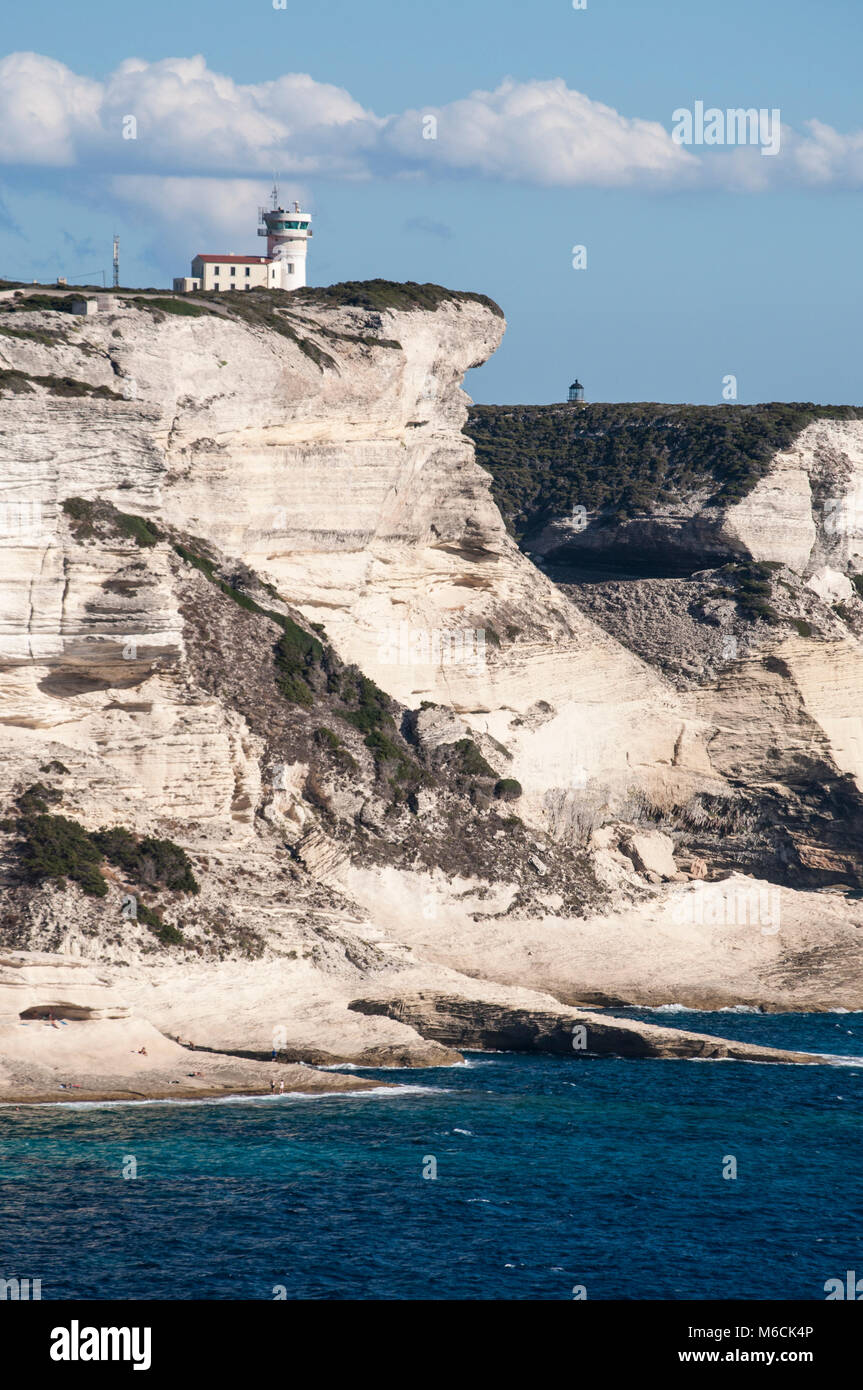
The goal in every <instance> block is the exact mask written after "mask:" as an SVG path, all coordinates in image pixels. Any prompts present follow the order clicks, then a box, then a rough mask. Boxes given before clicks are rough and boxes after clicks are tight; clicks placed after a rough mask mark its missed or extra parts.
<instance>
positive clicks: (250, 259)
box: [194, 252, 271, 265]
mask: <svg viewBox="0 0 863 1390" xmlns="http://www.w3.org/2000/svg"><path fill="white" fill-rule="evenodd" d="M194 259H195V260H196V261H224V262H225V264H226V265H240V264H242V265H268V264H269V261H270V259H271V258H270V257H269V256H216V255H211V254H210V253H209V252H207V253H206V255H203V254H201V252H198V255H197V256H195V258H194Z"/></svg>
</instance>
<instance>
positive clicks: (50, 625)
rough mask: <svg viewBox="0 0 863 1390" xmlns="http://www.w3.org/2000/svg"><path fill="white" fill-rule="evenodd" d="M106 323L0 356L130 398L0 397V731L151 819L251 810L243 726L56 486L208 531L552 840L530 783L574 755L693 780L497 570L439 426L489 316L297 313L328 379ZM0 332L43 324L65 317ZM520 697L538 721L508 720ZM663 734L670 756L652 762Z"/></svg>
mask: <svg viewBox="0 0 863 1390" xmlns="http://www.w3.org/2000/svg"><path fill="white" fill-rule="evenodd" d="M112 307H116V312H113V313H110V314H107V315H104V316H103V315H99V316H96V317H94V318H92V319H87V320H86V321H85V322H84V323H83V324H82V326H81V327H80V328H79V329H77V330H76V331H75V333H74V334H72V333H71V332H67V333H66V337H65V338H64V339H62V340H59V339H58V341H56V342H55V343H54V344H53V345H51V346H45V345H43V344H41V343H39V342H36V341H34V340H32V339H24V338H22V339H14V338H9V337H4V338H3V340H2V346H0V358H2V363H3V365H6V364H8V365H9V366H13V365H14V366H15V367H16V368H18V369H20V370H21V371H24V372H26V373H29V374H30V375H31V376H32V377H45V376H49V375H50V376H57V377H59V376H68V377H71V378H73V379H75V380H81V381H84V382H86V383H89V384H90V386H91V387H98V388H101V387H104V388H107V389H109V390H112V391H116V392H119V393H120V394H121V395H122V393H123V392H126V393H127V394H128V395H130V397H131V398H130V399H118V398H116V397H114V396H112V397H110V398H108V399H98V398H94V397H92V396H91V397H87V398H81V399H65V398H57V397H55V396H53V395H52V394H50V392H48V391H47V390H45V389H44V388H42V387H34V389H33V390H32V391H30V392H28V393H24V394H21V395H15V396H12V397H9V396H5V397H4V399H3V425H2V431H1V432H0V470H2V476H3V477H4V479H5V480H6V481H5V484H4V486H5V488H6V489H7V494H6V495H8V496H9V497H12V498H14V499H15V500H16V503H20V504H22V505H24V504H26V505H32V506H33V507H35V508H37V509H38V516H39V521H38V525H37V526H35V527H34V528H33V529H31V531H30V533H28V534H26V535H6V536H5V537H4V538H3V544H2V556H0V558H2V559H3V562H4V564H5V574H4V578H5V579H6V580H7V582H8V599H7V601H6V603H5V604H4V610H3V612H2V613H0V639H2V640H0V654H2V655H5V658H6V659H5V663H4V670H3V672H2V673H0V676H2V682H3V684H2V688H0V703H2V709H3V718H4V720H5V722H6V725H7V727H9V728H13V729H16V730H17V729H22V728H33V727H34V726H35V727H38V728H42V729H44V730H46V731H47V730H50V729H52V728H60V726H62V729H63V741H64V742H65V741H69V742H71V743H75V744H76V745H77V746H79V747H81V748H82V749H83V748H84V747H87V748H94V747H95V748H97V749H99V751H100V754H102V755H103V756H104V758H105V760H106V761H107V762H108V763H109V764H110V765H111V767H112V768H114V769H115V770H116V771H117V772H118V773H119V774H120V776H121V777H122V779H123V780H124V781H125V782H126V784H127V792H126V794H127V796H128V797H129V799H130V800H132V801H133V802H141V803H143V804H144V805H146V808H147V809H148V810H149V811H150V812H152V813H154V814H157V815H168V814H169V813H170V810H169V808H171V807H174V808H176V809H177V810H179V811H180V813H181V814H182V815H183V816H188V817H192V818H195V819H197V818H204V817H207V816H212V814H213V808H217V812H218V815H219V816H220V817H221V818H222V819H229V817H226V812H227V811H228V808H229V806H230V805H231V803H232V802H233V800H234V799H235V798H234V788H235V786H236V785H238V784H240V783H242V784H244V787H245V790H244V792H241V793H240V796H242V795H246V796H247V797H248V798H249V799H250V800H251V801H254V799H255V796H254V785H253V784H254V777H255V772H254V767H253V765H252V764H253V758H254V749H252V748H249V746H248V743H247V742H244V734H243V730H242V728H241V727H240V726H238V725H237V724H236V721H234V720H232V718H231V717H230V715H228V714H226V713H225V711H224V710H219V709H218V708H217V707H215V706H214V705H213V704H212V703H211V702H208V701H206V700H200V699H197V698H195V699H194V700H190V699H189V698H188V694H187V692H186V691H185V690H184V689H183V684H182V682H183V676H182V674H181V673H182V665H183V663H182V642H183V639H182V636H181V632H180V629H181V626H182V625H181V622H180V619H179V615H178V600H177V595H176V593H173V592H172V585H171V577H170V574H169V573H168V571H169V569H170V561H169V558H168V557H166V556H164V555H159V556H156V555H153V556H141V555H137V554H135V553H134V551H133V550H132V551H131V553H130V547H128V546H126V547H123V546H119V547H117V549H116V551H115V552H114V553H111V552H110V551H108V550H103V553H102V554H101V555H99V556H98V557H97V556H95V555H94V554H93V553H92V551H90V552H88V553H87V552H83V551H80V550H78V549H77V547H76V546H75V544H74V542H73V538H72V537H71V536H70V533H69V530H68V528H67V526H66V525H65V521H64V518H63V516H62V513H61V510H60V508H61V504H62V502H63V500H64V499H65V498H68V497H70V496H79V497H83V498H86V499H94V498H101V499H105V500H108V501H110V502H112V503H113V504H114V505H116V506H117V507H118V508H119V509H120V510H121V511H123V512H127V513H136V514H141V515H143V516H149V517H152V518H154V519H156V520H158V519H160V518H161V519H162V520H163V521H165V522H167V523H169V524H170V525H172V526H174V527H176V528H179V529H180V530H181V531H185V532H187V533H189V534H191V535H194V536H198V537H202V538H204V539H205V540H207V541H209V542H211V543H213V544H214V545H215V546H217V547H218V548H219V549H220V550H222V551H223V552H224V553H225V554H226V555H227V556H229V557H234V558H235V559H236V560H237V561H238V562H242V563H245V564H247V565H250V566H252V567H254V568H255V569H257V570H258V571H259V572H260V573H261V574H262V576H263V577H264V578H265V579H267V580H269V581H270V582H271V583H272V584H274V585H275V587H276V588H277V589H278V591H279V593H280V594H282V595H283V596H285V597H287V598H289V600H290V602H291V603H293V604H294V605H295V606H296V608H298V609H299V611H300V612H301V613H302V614H303V615H304V617H305V618H306V619H307V620H309V621H320V622H323V623H324V625H325V627H326V631H327V635H328V636H329V638H330V639H331V641H332V642H333V643H334V645H335V647H336V648H337V650H338V651H339V653H340V655H341V656H342V657H343V658H344V659H345V660H346V661H353V662H356V664H357V665H359V666H360V668H361V669H362V670H363V671H364V672H365V673H366V674H367V675H369V676H371V677H372V678H373V679H374V680H376V681H377V683H378V684H379V685H380V686H382V687H383V688H384V689H385V690H387V691H388V692H389V693H390V694H392V695H394V696H395V697H396V698H398V699H399V700H401V701H402V703H404V704H406V705H408V706H411V707H416V706H418V705H419V704H420V702H421V701H422V700H429V701H433V702H436V703H439V704H444V705H447V706H449V707H452V708H454V709H455V710H456V711H458V712H459V713H460V715H461V717H462V718H463V719H464V720H465V721H466V722H467V723H468V724H469V725H471V726H472V728H473V731H474V735H475V736H476V737H480V738H482V737H485V736H488V737H489V738H492V739H494V740H496V743H497V744H498V745H500V748H499V750H498V752H497V754H496V758H497V761H496V762H495V761H493V762H492V766H493V769H494V771H495V773H496V774H497V775H500V776H507V777H512V778H514V779H516V780H518V781H519V782H520V783H521V785H522V787H523V791H524V797H523V800H522V802H521V806H520V812H521V814H522V816H523V817H527V818H528V819H531V820H535V821H536V822H537V823H538V824H541V825H546V824H554V825H558V824H561V825H565V824H566V819H567V817H566V813H565V810H564V813H563V814H561V810H560V807H559V806H557V805H555V806H554V807H551V808H550V807H549V806H548V805H547V804H546V795H547V793H548V791H549V788H558V789H560V790H561V791H562V795H563V797H564V800H566V799H567V795H568V792H569V791H570V790H571V787H572V784H573V778H574V777H577V776H578V775H579V774H578V769H579V768H580V767H581V766H582V765H585V766H586V767H588V769H589V770H590V774H591V775H592V776H595V777H596V778H597V780H598V782H599V784H600V785H601V786H603V787H605V788H607V789H609V790H610V791H612V792H613V793H614V794H615V795H617V796H625V795H626V793H627V790H628V788H629V786H630V784H631V783H632V781H633V779H635V780H640V779H641V778H642V776H643V775H644V772H643V770H648V769H650V768H652V767H654V766H656V765H657V764H661V765H662V766H663V768H664V769H665V771H664V774H663V775H664V777H665V778H666V779H671V780H674V781H677V782H679V783H680V786H681V788H684V787H685V786H686V785H687V784H688V782H689V781H690V780H691V776H692V774H693V772H695V773H696V775H697V773H698V769H699V765H702V766H703V763H704V757H703V753H700V752H699V746H701V747H702V748H703V746H704V741H705V740H706V739H707V737H709V732H710V731H709V728H708V727H707V726H706V725H704V726H700V725H698V724H697V722H696V721H693V720H692V719H691V717H689V716H688V715H687V712H686V711H685V710H683V709H681V707H680V704H679V701H678V700H677V698H676V695H675V693H674V692H673V691H671V690H669V689H668V688H667V687H666V686H665V684H664V683H663V682H662V681H661V680H660V679H657V677H656V676H655V675H654V673H653V672H651V671H650V669H649V668H648V667H646V666H645V665H644V664H643V663H642V662H641V661H639V660H638V659H637V658H635V657H633V655H632V654H631V653H630V652H628V651H626V650H625V648H623V647H622V646H621V645H620V644H618V643H617V642H615V641H613V640H610V639H609V638H608V636H607V635H606V634H605V633H604V632H602V630H601V629H599V628H598V627H596V626H595V625H594V624H593V623H592V622H591V620H590V619H589V618H588V617H586V616H585V615H584V614H582V613H581V612H579V611H578V610H577V609H576V608H574V607H573V605H572V604H571V603H569V602H567V601H566V599H565V598H564V597H563V596H562V595H561V594H560V592H559V591H558V590H557V589H556V588H555V586H554V585H552V584H551V583H550V582H549V581H547V580H546V579H545V578H544V577H542V576H541V575H540V574H539V573H538V572H537V571H536V569H535V568H534V567H533V566H532V565H531V564H530V563H529V562H528V561H527V560H526V559H525V558H524V557H523V556H522V555H521V554H520V552H519V551H518V549H517V547H516V546H515V544H514V543H513V541H512V540H511V538H510V537H509V536H508V535H507V533H506V529H505V527H504V524H503V521H502V519H501V517H500V514H499V512H498V510H497V508H496V507H495V506H494V504H493V502H492V500H491V496H490V491H489V479H488V476H487V475H486V474H485V473H484V472H483V470H481V469H480V468H478V467H477V466H476V464H475V462H474V459H473V450H472V446H471V444H470V442H469V440H468V439H467V438H466V437H465V436H464V435H462V434H461V432H460V431H461V425H462V424H463V422H464V420H465V418H466V405H467V398H466V397H465V395H464V393H463V391H462V390H461V386H460V382H461V378H462V375H463V373H464V371H465V369H466V368H467V367H468V366H470V365H475V364H477V363H479V362H481V361H482V360H483V359H484V358H485V357H487V356H488V355H489V353H490V352H492V351H493V350H494V348H495V347H496V346H497V343H498V342H499V340H500V336H501V333H502V330H503V322H502V320H501V319H500V318H499V317H497V316H496V315H495V314H494V313H492V312H491V311H490V310H489V309H488V308H486V307H485V306H483V305H482V304H479V303H474V302H471V301H446V300H444V302H443V303H442V304H441V306H440V307H439V308H438V309H437V310H436V311H435V312H433V313H431V312H426V311H422V310H416V311H413V312H404V311H399V312H396V311H388V312H386V313H384V314H383V315H380V314H374V315H369V314H368V313H366V312H365V311H361V310H356V309H350V308H344V309H329V308H320V309H314V308H312V307H310V306H305V307H304V308H303V309H302V311H301V312H298V313H297V314H295V315H294V316H293V318H292V322H294V323H295V325H296V324H299V326H300V327H301V329H302V332H303V334H307V335H308V336H309V338H310V339H311V340H313V341H315V342H317V343H319V344H320V346H321V349H322V350H326V352H327V354H328V355H329V357H330V359H331V363H332V365H325V366H323V367H319V366H318V365H317V364H316V362H315V361H314V360H312V358H310V357H309V356H308V355H307V354H306V353H305V352H303V351H302V350H301V349H300V348H299V347H298V346H297V343H296V342H295V341H294V340H292V339H291V338H288V337H285V336H282V335H281V334H278V333H273V332H268V331H267V330H265V329H263V328H261V327H259V326H256V325H252V324H248V323H246V322H244V321H241V320H237V321H234V320H232V319H230V318H228V317H225V316H224V315H219V314H215V313H213V314H207V315H206V316H205V317H203V318H193V319H182V318H176V317H173V316H164V315H162V316H161V321H158V319H159V317H160V316H158V315H155V316H154V314H153V313H151V312H149V311H147V310H146V309H145V308H141V307H139V308H137V309H136V308H131V307H127V306H126V305H125V304H123V303H122V302H120V303H118V304H116V306H112ZM9 317H14V319H15V322H16V323H20V324H21V326H22V327H23V328H25V329H27V328H30V329H31V330H32V329H40V330H41V331H45V330H51V331H53V332H56V331H57V324H58V321H61V326H64V325H65V323H66V321H67V318H68V316H66V315H63V314H56V313H54V314H51V313H27V312H22V313H20V314H18V313H16V314H15V315H14V316H9ZM370 337H374V338H375V339H377V341H381V340H385V341H386V342H387V343H389V344H393V343H396V342H397V343H399V344H400V346H398V347H396V346H392V345H390V346H378V345H375V343H374V342H372V343H371V345H370V343H369V339H370ZM403 633H404V634H405V636H404V638H403V637H402V634H403ZM441 634H444V635H445V640H444V650H443V651H442V652H441V651H440V644H441ZM477 634H479V637H478V636H477ZM394 639H395V640H394ZM450 639H451V640H450ZM130 643H135V644H137V645H136V661H137V664H136V665H135V667H134V670H130V669H129V663H128V661H124V659H123V652H124V651H129V650H130V649H131V648H130ZM145 674H146V676H147V679H146V680H143V679H142V676H143V675H145ZM537 691H541V692H542V695H543V699H544V701H545V703H546V706H547V710H548V715H547V718H546V720H545V722H544V723H543V724H542V726H541V727H539V726H538V725H537V724H536V723H535V722H534V721H533V720H531V719H530V717H529V712H530V710H531V709H532V707H533V706H535V704H536V699H537ZM687 719H688V720H689V725H690V728H691V734H692V736H691V738H690V739H689V741H688V742H687V745H686V747H687V750H689V749H690V748H691V751H692V756H691V759H690V754H689V751H687V752H686V753H684V754H679V755H678V757H677V758H676V759H675V757H674V749H675V746H676V745H677V744H678V739H679V734H680V730H681V726H682V723H683V722H684V721H686V720H687ZM562 750H565V756H564V758H563V766H561V751H562ZM486 756H488V754H487V753H486ZM570 764H571V765H572V766H570ZM570 799H571V798H570ZM142 810H143V805H142Z"/></svg>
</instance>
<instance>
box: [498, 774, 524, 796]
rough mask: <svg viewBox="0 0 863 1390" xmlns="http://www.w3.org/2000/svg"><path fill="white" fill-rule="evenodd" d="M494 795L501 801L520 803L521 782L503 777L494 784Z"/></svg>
mask: <svg viewBox="0 0 863 1390" xmlns="http://www.w3.org/2000/svg"><path fill="white" fill-rule="evenodd" d="M494 794H495V796H496V797H497V798H498V800H499V801H518V798H519V797H520V796H521V794H522V793H521V782H517V781H516V780H515V778H514V777H502V778H501V779H500V781H499V782H495V784H494Z"/></svg>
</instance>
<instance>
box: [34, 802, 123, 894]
mask: <svg viewBox="0 0 863 1390" xmlns="http://www.w3.org/2000/svg"><path fill="white" fill-rule="evenodd" d="M16 828H17V830H18V833H19V835H20V836H21V840H20V844H19V858H20V862H21V869H22V872H23V874H24V877H25V878H27V879H28V880H29V881H30V882H31V883H42V882H44V881H45V880H46V879H52V880H53V881H55V882H57V883H61V884H63V883H65V881H66V879H69V878H70V879H72V881H73V882H74V883H77V884H79V885H80V887H81V888H82V889H83V890H84V892H85V893H88V894H89V895H90V896H91V897H94V898H104V897H105V894H106V893H107V892H108V885H107V883H106V882H105V880H104V878H103V877H102V875H101V873H100V871H99V865H100V862H101V859H102V856H101V854H100V853H99V850H98V849H97V848H96V846H95V845H94V843H93V841H92V839H91V837H90V836H89V835H88V834H87V831H86V830H85V829H84V827H83V826H82V825H79V824H78V822H77V821H74V820H69V819H68V818H67V817H66V816H52V815H41V814H39V815H27V816H22V817H20V818H19V820H18V821H17V824H16Z"/></svg>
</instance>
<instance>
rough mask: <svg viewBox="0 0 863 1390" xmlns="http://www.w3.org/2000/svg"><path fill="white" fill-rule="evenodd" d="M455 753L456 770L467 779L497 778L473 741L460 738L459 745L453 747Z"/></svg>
mask: <svg viewBox="0 0 863 1390" xmlns="http://www.w3.org/2000/svg"><path fill="white" fill-rule="evenodd" d="M453 752H454V754H455V756H456V764H455V765H456V768H457V770H458V771H459V772H461V773H463V774H464V775H465V777H494V776H495V773H494V769H493V768H491V767H489V765H488V763H487V762H486V760H485V758H484V757H483V756H482V753H481V752H480V751H479V749H478V748H477V746H476V744H475V743H474V741H473V739H470V738H460V739H459V741H458V743H456V744H454V745H453Z"/></svg>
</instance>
